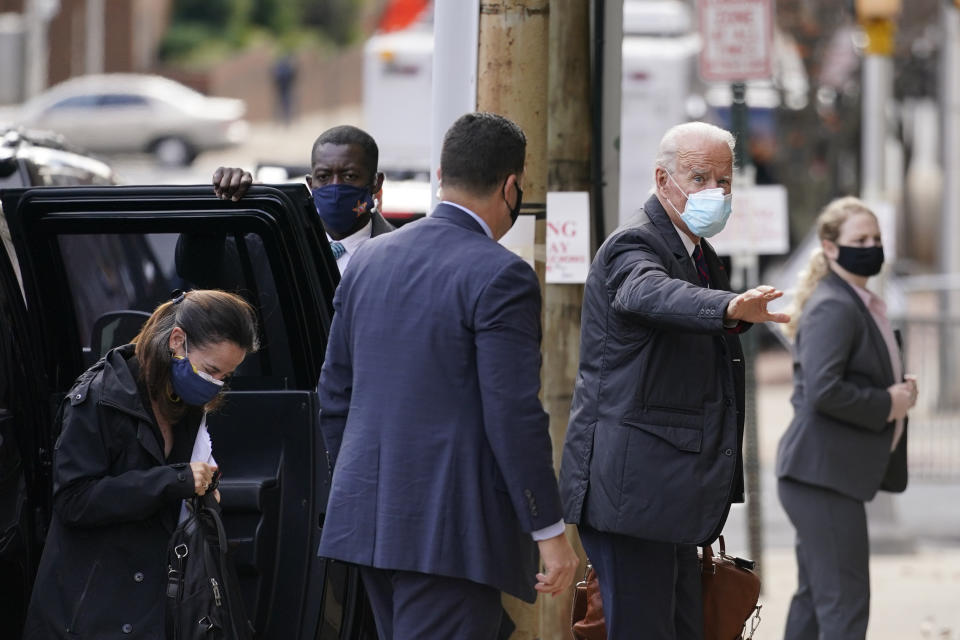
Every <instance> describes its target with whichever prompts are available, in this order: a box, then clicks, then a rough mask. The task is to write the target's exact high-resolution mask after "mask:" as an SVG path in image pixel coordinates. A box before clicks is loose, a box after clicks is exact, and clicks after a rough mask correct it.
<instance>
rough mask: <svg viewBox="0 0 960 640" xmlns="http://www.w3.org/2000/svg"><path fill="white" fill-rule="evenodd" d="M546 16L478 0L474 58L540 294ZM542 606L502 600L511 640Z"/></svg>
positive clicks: (524, 634)
mask: <svg viewBox="0 0 960 640" xmlns="http://www.w3.org/2000/svg"><path fill="white" fill-rule="evenodd" d="M549 15H550V2H549V0H501V1H493V0H491V1H485V0H481V2H480V29H479V53H478V57H477V110H478V111H493V112H495V113H499V114H501V115H504V116H506V117H508V118H510V119H511V120H513V121H514V122H516V123H517V124H518V125H520V127H521V128H522V129H523V131H524V133H525V134H526V136H527V158H526V170H525V172H524V178H523V208H522V209H521V215H533V216H536V222H535V233H534V251H533V255H534V259H535V265H536V272H537V278H538V280H539V281H540V288H541V290H544V275H545V273H546V264H545V262H544V261H545V259H546V248H545V245H544V241H545V239H546V210H547V207H546V199H547V77H548V68H549V65H548V62H547V60H548V58H547V40H548V34H549ZM544 344H545V345H546V344H548V342H547V340H544ZM544 370H546V367H545V368H544ZM544 395H545V397H546V395H547V393H546V392H545V394H544ZM554 446H555V447H556V446H557V443H556V442H554ZM545 600H546V598H544V597H540V598H539V599H538V600H537V603H536V604H535V605H533V606H531V605H527V604H525V603H523V602H521V601H519V600H517V599H515V598H512V597H510V596H504V606H505V607H506V609H507V612H508V613H509V614H510V617H511V618H512V619H513V622H514V624H515V625H516V627H517V629H516V631H515V632H514V634H513V636H512V640H536V639H539V638H544V639H545V638H546V636H543V635H542V634H541V631H540V621H541V618H542V611H543V607H544V605H543V603H544V601H545Z"/></svg>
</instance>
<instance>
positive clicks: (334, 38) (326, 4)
mask: <svg viewBox="0 0 960 640" xmlns="http://www.w3.org/2000/svg"><path fill="white" fill-rule="evenodd" d="M366 2H367V0H174V3H173V11H172V16H171V23H170V27H169V28H168V30H167V33H166V35H165V37H164V41H163V45H162V46H161V54H160V55H161V57H162V58H164V59H167V60H188V59H190V58H191V57H196V56H197V55H198V54H200V52H204V51H206V52H209V51H211V50H214V51H225V52H228V51H230V50H236V49H240V48H243V47H244V46H246V45H248V44H249V43H250V42H251V41H252V39H253V38H254V37H255V36H265V37H266V38H267V39H270V40H273V41H274V42H276V43H277V44H278V46H279V47H280V48H284V49H290V48H295V47H296V46H297V44H298V43H302V42H309V41H314V42H327V43H330V44H333V45H335V46H343V45H346V44H349V43H351V42H353V41H354V40H355V39H356V38H357V37H358V35H359V33H360V31H361V30H360V28H359V25H358V22H359V20H360V17H361V13H362V11H361V10H362V8H363V6H364V5H365V4H366Z"/></svg>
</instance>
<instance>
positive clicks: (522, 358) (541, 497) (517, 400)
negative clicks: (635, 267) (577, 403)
mask: <svg viewBox="0 0 960 640" xmlns="http://www.w3.org/2000/svg"><path fill="white" fill-rule="evenodd" d="M475 330H476V338H475V340H476V348H477V369H478V371H477V373H478V376H479V380H480V394H481V402H482V407H483V422H484V429H485V431H486V435H487V440H488V441H489V443H490V447H491V449H492V450H493V455H494V457H495V458H496V462H497V466H498V467H499V469H500V472H501V474H502V475H503V478H504V481H505V483H506V486H507V490H508V492H509V495H510V500H511V502H512V504H513V507H514V511H515V512H516V514H517V518H518V520H519V521H520V524H521V527H522V528H523V530H524V531H528V532H532V531H536V530H538V529H543V528H545V527H547V526H549V525H552V524H554V523H556V522H557V521H558V520H559V519H560V518H561V517H562V514H561V510H560V497H559V494H558V491H557V481H556V476H555V475H554V471H553V449H552V446H551V442H550V431H549V420H548V418H547V414H546V413H545V412H544V410H543V407H542V406H541V404H540V399H539V397H538V394H539V391H540V286H539V283H538V282H537V278H536V275H535V274H534V272H533V270H532V269H530V267H529V266H528V265H527V264H526V263H525V262H522V261H520V260H516V261H511V262H510V264H508V265H507V266H506V267H504V268H503V269H502V270H501V271H500V272H499V273H498V274H497V275H496V276H495V277H494V278H493V279H492V280H491V282H489V283H488V284H487V286H486V287H485V289H484V291H483V293H482V294H481V296H480V298H479V300H478V302H477V308H476V313H475Z"/></svg>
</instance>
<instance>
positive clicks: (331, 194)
mask: <svg viewBox="0 0 960 640" xmlns="http://www.w3.org/2000/svg"><path fill="white" fill-rule="evenodd" d="M310 192H311V193H312V194H313V203H314V204H315V205H316V207H317V213H319V214H320V219H321V220H323V224H324V226H325V227H326V228H327V229H328V230H329V231H332V232H334V233H336V234H338V235H346V234H348V233H350V231H351V230H352V229H353V228H354V227H355V226H356V224H357V219H358V218H360V217H361V216H362V215H364V214H365V213H370V211H372V210H373V194H372V193H370V189H369V188H367V187H357V186H354V185H352V184H327V185H324V186H322V187H315V188H314V189H311V191H310Z"/></svg>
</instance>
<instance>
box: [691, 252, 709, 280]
mask: <svg viewBox="0 0 960 640" xmlns="http://www.w3.org/2000/svg"><path fill="white" fill-rule="evenodd" d="M693 263H694V264H695V265H697V275H698V276H700V284H702V285H703V286H705V287H709V286H710V272H709V271H707V261H706V260H705V259H704V257H703V249H701V248H700V245H699V244H698V245H697V246H695V247H694V248H693Z"/></svg>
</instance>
